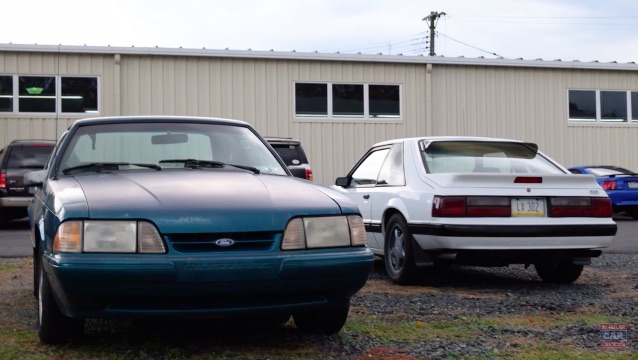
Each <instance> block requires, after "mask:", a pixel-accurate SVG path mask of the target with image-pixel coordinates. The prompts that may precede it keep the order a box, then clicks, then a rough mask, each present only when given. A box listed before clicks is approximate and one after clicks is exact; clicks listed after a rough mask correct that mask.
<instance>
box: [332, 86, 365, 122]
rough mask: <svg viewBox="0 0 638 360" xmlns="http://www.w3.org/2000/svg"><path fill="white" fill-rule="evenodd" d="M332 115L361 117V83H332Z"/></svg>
mask: <svg viewBox="0 0 638 360" xmlns="http://www.w3.org/2000/svg"><path fill="white" fill-rule="evenodd" d="M332 115H334V116H343V117H359V118H361V117H363V85H347V84H333V85H332Z"/></svg>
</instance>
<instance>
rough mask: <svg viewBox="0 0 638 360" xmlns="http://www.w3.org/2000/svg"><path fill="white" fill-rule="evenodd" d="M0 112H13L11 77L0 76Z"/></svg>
mask: <svg viewBox="0 0 638 360" xmlns="http://www.w3.org/2000/svg"><path fill="white" fill-rule="evenodd" d="M0 111H13V76H0Z"/></svg>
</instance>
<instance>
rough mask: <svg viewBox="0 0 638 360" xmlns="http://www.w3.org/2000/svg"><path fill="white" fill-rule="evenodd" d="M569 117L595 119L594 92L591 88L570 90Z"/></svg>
mask: <svg viewBox="0 0 638 360" xmlns="http://www.w3.org/2000/svg"><path fill="white" fill-rule="evenodd" d="M569 118H570V119H583V120H596V92H595V91H592V90H570V91H569Z"/></svg>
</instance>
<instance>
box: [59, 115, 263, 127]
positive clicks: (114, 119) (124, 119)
mask: <svg viewBox="0 0 638 360" xmlns="http://www.w3.org/2000/svg"><path fill="white" fill-rule="evenodd" d="M156 121H159V122H202V123H211V124H221V125H234V126H251V125H250V124H249V123H247V122H245V121H241V120H233V119H225V118H211V117H198V116H165V115H158V116H150V115H144V116H108V117H94V118H85V119H79V120H76V121H75V122H74V123H73V125H71V126H84V125H96V124H110V123H128V122H131V123H133V122H156Z"/></svg>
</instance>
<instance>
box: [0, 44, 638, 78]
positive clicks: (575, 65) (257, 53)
mask: <svg viewBox="0 0 638 360" xmlns="http://www.w3.org/2000/svg"><path fill="white" fill-rule="evenodd" d="M2 51H4V52H44V53H65V54H113V55H116V54H120V55H151V56H196V57H219V58H243V59H272V60H307V61H345V62H377V63H403V64H433V65H466V66H499V67H531V68H556V69H565V68H568V69H587V70H623V71H631V70H633V71H636V70H638V64H636V63H635V62H628V63H618V62H598V61H591V62H581V61H578V60H572V61H563V60H561V59H556V60H543V59H535V60H525V59H522V58H518V59H505V58H500V57H499V58H485V57H478V58H466V57H462V56H461V57H444V56H423V55H400V54H398V55H381V54H376V55H375V54H342V53H320V52H297V51H294V50H293V51H274V50H270V51H264V50H250V49H249V50H229V49H206V48H202V49H194V48H181V47H180V48H163V47H135V46H131V47H119V46H86V45H38V44H33V45H31V44H12V43H10V44H2V43H0V52H2Z"/></svg>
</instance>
